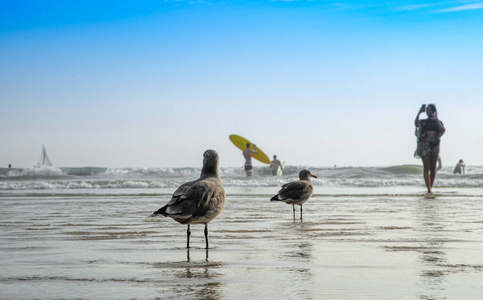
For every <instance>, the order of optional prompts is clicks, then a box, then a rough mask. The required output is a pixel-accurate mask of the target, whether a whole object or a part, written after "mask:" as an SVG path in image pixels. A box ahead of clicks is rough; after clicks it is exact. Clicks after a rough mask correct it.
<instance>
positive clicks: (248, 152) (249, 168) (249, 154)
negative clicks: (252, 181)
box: [243, 143, 258, 177]
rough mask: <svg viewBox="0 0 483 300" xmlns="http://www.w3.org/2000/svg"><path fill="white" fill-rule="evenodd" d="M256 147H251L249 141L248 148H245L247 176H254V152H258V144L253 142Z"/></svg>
mask: <svg viewBox="0 0 483 300" xmlns="http://www.w3.org/2000/svg"><path fill="white" fill-rule="evenodd" d="M253 148H254V149H250V143H247V148H246V149H245V150H243V157H245V172H246V173H247V177H250V176H252V170H253V165H252V154H253V153H257V152H258V150H257V145H255V144H253Z"/></svg>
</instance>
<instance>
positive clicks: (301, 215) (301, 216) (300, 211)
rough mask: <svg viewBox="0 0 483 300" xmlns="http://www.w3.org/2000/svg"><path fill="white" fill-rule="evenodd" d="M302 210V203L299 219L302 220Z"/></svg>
mask: <svg viewBox="0 0 483 300" xmlns="http://www.w3.org/2000/svg"><path fill="white" fill-rule="evenodd" d="M302 211H303V209H302V205H300V220H302Z"/></svg>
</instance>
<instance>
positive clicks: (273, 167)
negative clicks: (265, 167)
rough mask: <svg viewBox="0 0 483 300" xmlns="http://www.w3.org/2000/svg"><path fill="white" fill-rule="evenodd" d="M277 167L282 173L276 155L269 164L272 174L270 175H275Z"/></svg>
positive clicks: (280, 164) (280, 163)
mask: <svg viewBox="0 0 483 300" xmlns="http://www.w3.org/2000/svg"><path fill="white" fill-rule="evenodd" d="M278 167H280V168H281V169H282V171H283V166H282V162H281V161H280V160H278V159H277V156H276V155H274V156H273V160H272V161H271V162H270V172H272V175H277V170H278Z"/></svg>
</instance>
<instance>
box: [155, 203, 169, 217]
mask: <svg viewBox="0 0 483 300" xmlns="http://www.w3.org/2000/svg"><path fill="white" fill-rule="evenodd" d="M167 208H168V206H167V205H165V206H163V207H161V208H160V209H158V210H157V211H155V212H154V213H152V215H151V217H159V216H161V215H163V216H165V217H167V216H168V214H167V213H166V209H167Z"/></svg>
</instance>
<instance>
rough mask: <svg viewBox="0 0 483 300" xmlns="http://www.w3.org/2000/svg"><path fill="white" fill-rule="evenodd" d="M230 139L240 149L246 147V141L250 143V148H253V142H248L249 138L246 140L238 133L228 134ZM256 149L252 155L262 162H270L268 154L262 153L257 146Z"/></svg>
mask: <svg viewBox="0 0 483 300" xmlns="http://www.w3.org/2000/svg"><path fill="white" fill-rule="evenodd" d="M230 141H231V142H232V143H233V144H234V145H235V146H237V147H238V149H240V150H242V151H243V150H245V149H246V148H247V143H250V149H254V148H253V143H252V142H250V141H249V140H247V139H246V138H244V137H241V136H239V135H236V134H232V135H230ZM257 150H258V152H257V153H252V157H253V158H254V159H256V160H258V161H260V162H262V163H264V164H270V159H269V158H268V156H267V155H266V154H265V153H263V151H262V150H261V149H260V148H259V147H258V146H257Z"/></svg>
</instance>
